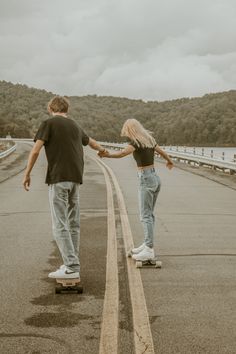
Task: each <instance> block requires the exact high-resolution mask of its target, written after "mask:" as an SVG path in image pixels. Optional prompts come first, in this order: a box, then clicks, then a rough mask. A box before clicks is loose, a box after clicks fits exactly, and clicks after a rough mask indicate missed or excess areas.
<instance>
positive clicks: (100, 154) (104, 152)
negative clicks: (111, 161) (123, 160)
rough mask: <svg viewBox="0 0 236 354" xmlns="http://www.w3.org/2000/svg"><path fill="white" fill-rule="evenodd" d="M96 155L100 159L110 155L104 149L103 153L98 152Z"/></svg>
mask: <svg viewBox="0 0 236 354" xmlns="http://www.w3.org/2000/svg"><path fill="white" fill-rule="evenodd" d="M97 154H98V156H99V157H101V158H102V157H109V155H110V154H109V151H107V150H106V149H104V150H103V151H98V153H97Z"/></svg>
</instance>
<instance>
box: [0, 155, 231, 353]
mask: <svg viewBox="0 0 236 354" xmlns="http://www.w3.org/2000/svg"><path fill="white" fill-rule="evenodd" d="M19 159H20V158H19ZM104 161H105V163H107V164H108V165H109V166H111V167H112V169H113V171H114V172H115V174H116V177H117V179H118V181H119V184H120V186H121V189H122V191H123V195H124V198H125V202H126V206H127V211H128V215H129V220H130V224H131V228H132V233H133V238H134V242H135V244H137V245H138V244H139V243H141V242H142V227H141V225H140V222H139V217H138V203H137V176H136V168H135V164H134V161H133V160H132V158H130V157H127V158H124V159H122V160H117V159H116V160H111V159H104ZM4 163H5V164H6V162H4ZM22 163H25V161H24V159H23V161H22V160H21V166H22ZM18 164H19V160H18V161H17V162H12V163H11V166H8V168H7V171H8V172H9V171H12V170H13V169H15V170H14V171H15V172H14V173H12V174H11V175H14V174H15V173H16V168H17V166H18ZM157 167H158V171H159V174H160V176H161V179H162V190H161V192H160V195H159V198H158V203H157V209H156V216H157V228H156V242H155V249H156V252H157V253H158V254H159V255H160V257H161V260H162V262H163V268H162V269H161V270H159V269H143V270H141V275H142V280H143V285H144V290H145V297H146V302H147V308H148V314H149V318H150V322H151V330H152V335H153V341H154V347H155V353H158V354H169V353H171V354H175V353H180V354H185V353H186V354H196V353H201V354H203V353H204V354H205V353H211V354H217V353H221V354H222V353H225V354H226V353H227V354H231V353H232V354H233V353H235V348H236V334H235V328H236V310H235V302H236V281H235V280H236V272H235V265H236V257H235V255H236V238H235V236H236V233H235V230H236V217H235V216H236V198H235V197H236V191H235V190H232V189H230V188H228V187H226V186H223V185H221V184H218V183H216V182H213V181H211V180H209V179H205V178H203V177H201V176H198V175H195V174H191V173H189V172H186V171H183V170H180V169H177V168H176V169H174V170H172V171H169V170H167V169H166V168H165V167H164V165H163V164H158V166H157ZM3 170H4V168H3ZM0 174H1V176H3V175H2V170H1V166H0ZM44 176H45V158H44V156H42V157H41V158H40V161H39V162H38V163H37V165H36V167H35V168H34V170H33V174H32V178H33V184H32V188H31V190H30V192H28V193H27V192H25V191H24V190H23V189H22V187H21V180H22V173H20V174H18V175H15V176H13V177H12V178H10V179H8V180H5V181H4V182H2V183H0V201H1V203H0V235H1V237H0V278H1V293H0V301H1V309H0V326H1V328H0V353H1V354H5V353H8V354H26V353H32V354H39V353H59V354H60V353H63V354H64V353H79V354H84V353H91V354H93V353H98V348H99V339H100V328H101V320H102V308H103V298H104V290H105V269H106V268H105V267H106V246H107V225H106V223H107V204H106V186H105V181H104V176H103V173H102V171H101V170H100V168H99V166H97V165H96V163H94V162H93V161H92V160H90V159H89V158H86V165H85V176H84V182H85V183H84V185H83V186H82V187H81V265H82V274H81V277H82V282H83V285H84V290H85V291H84V294H83V295H77V294H75V295H71V294H70V295H55V293H54V281H53V280H51V279H48V278H47V274H48V272H50V271H52V270H54V269H55V268H56V267H57V266H59V265H60V264H61V260H60V257H59V255H58V252H57V249H56V247H55V244H54V242H53V241H52V235H51V220H50V214H49V208H48V196H47V186H46V185H45V184H44ZM4 179H5V177H4ZM123 269H124V268H122V270H123ZM124 279H125V277H124ZM123 328H126V331H128V326H125V324H123ZM124 335H125V333H124ZM126 353H129V354H130V353H131V351H130V349H129V350H128V351H125V344H124V345H123V346H122V353H120V354H126ZM111 354H112V353H111Z"/></svg>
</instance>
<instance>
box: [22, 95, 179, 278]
mask: <svg viewBox="0 0 236 354" xmlns="http://www.w3.org/2000/svg"><path fill="white" fill-rule="evenodd" d="M68 109H69V102H68V100H67V99H65V98H64V97H61V96H56V97H54V98H53V99H51V101H50V102H49V103H48V112H49V113H50V115H51V117H50V118H49V119H47V120H45V121H44V122H43V123H42V124H41V125H40V127H39V129H38V132H37V133H36V136H35V138H34V141H35V144H34V146H33V148H32V150H31V152H30V155H29V158H28V164H27V167H26V170H25V174H24V179H23V186H24V188H25V190H26V191H28V190H29V187H30V184H31V176H30V174H31V171H32V169H33V166H34V164H35V162H36V160H37V158H38V156H39V153H40V150H41V148H42V147H43V146H44V148H45V152H46V157H47V162H48V168H47V175H46V184H48V186H49V204H50V209H51V218H52V229H53V236H54V239H55V241H56V243H57V246H58V248H59V251H60V254H61V256H62V260H63V264H62V265H61V266H60V267H59V268H58V269H57V270H56V271H55V272H52V273H49V277H50V278H63V279H66V278H80V261H79V252H78V248H79V241H80V220H79V186H80V184H82V183H83V170H84V159H83V146H86V145H89V146H90V147H91V148H92V149H94V150H97V151H98V155H99V156H100V157H101V158H105V157H106V158H122V157H125V156H127V155H130V154H133V157H134V159H135V160H136V163H137V169H138V179H139V210H140V220H141V222H142V224H143V230H144V239H143V243H142V244H141V245H140V246H139V247H137V248H134V249H133V250H132V257H133V258H134V259H135V260H140V261H145V260H149V259H150V260H151V259H153V258H155V253H154V223H155V216H154V208H155V204H156V200H157V196H158V193H159V191H160V187H161V181H160V177H159V176H158V175H157V173H156V171H155V168H154V155H155V152H156V153H158V154H159V155H161V156H162V157H163V158H164V159H165V160H166V161H167V162H166V166H167V168H168V169H172V167H173V162H172V161H171V159H170V157H169V156H168V155H167V154H166V153H165V152H164V151H163V150H162V149H161V148H160V147H159V146H158V145H157V143H156V141H155V139H154V138H153V136H152V135H151V133H150V132H149V131H148V130H146V129H145V128H144V127H143V126H142V124H141V123H140V122H139V121H137V120H136V119H128V120H126V122H125V123H124V125H123V127H122V130H121V136H124V137H126V138H127V139H128V140H129V142H128V145H127V146H126V147H125V148H124V149H123V150H121V151H116V152H112V153H111V152H108V151H107V150H105V149H104V148H103V147H102V146H101V145H100V144H99V143H97V142H96V140H94V139H92V138H91V137H89V136H88V135H87V134H86V133H85V132H84V131H83V129H81V127H80V126H79V125H78V124H77V123H76V122H75V121H74V120H73V119H72V118H71V117H69V116H68Z"/></svg>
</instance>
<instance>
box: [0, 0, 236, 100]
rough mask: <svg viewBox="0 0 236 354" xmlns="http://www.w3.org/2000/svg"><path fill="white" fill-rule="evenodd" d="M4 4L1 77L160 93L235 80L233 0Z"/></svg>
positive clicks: (208, 88)
mask: <svg viewBox="0 0 236 354" xmlns="http://www.w3.org/2000/svg"><path fill="white" fill-rule="evenodd" d="M0 5H1V9H2V11H1V14H0V17H1V22H0V47H1V56H0V79H4V80H8V81H13V82H21V83H26V84H28V85H30V86H34V87H39V88H45V89H48V90H50V91H53V92H55V93H61V94H67V95H84V94H98V95H115V96H126V97H131V98H143V99H156V100H165V99H172V98H177V97H183V96H199V95H202V94H204V93H207V92H217V91H222V90H228V89H235V88H236V64H235V62H236V61H235V59H236V22H235V15H236V3H235V1H234V0H228V1H223V0H222V1H221V0H198V1H194V0H175V1H173V0H165V1H164V0H146V1H144V0H119V1H115V0H99V1H96V0H70V1H69V2H65V1H62V0H57V1H56V0H52V1H50V2H48V1H46V0H43V1H41V2H38V1H36V0H21V1H20V2H19V1H17V0H8V1H6V0H0Z"/></svg>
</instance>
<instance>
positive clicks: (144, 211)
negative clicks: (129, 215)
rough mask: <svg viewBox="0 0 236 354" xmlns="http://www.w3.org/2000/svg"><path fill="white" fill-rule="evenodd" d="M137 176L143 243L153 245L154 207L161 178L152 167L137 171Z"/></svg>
mask: <svg viewBox="0 0 236 354" xmlns="http://www.w3.org/2000/svg"><path fill="white" fill-rule="evenodd" d="M138 178H139V210H140V220H141V222H142V224H143V229H144V243H145V245H146V246H148V247H153V234H154V224H155V216H154V208H155V204H156V200H157V196H158V193H159V191H160V188H161V180H160V177H159V176H158V175H157V174H156V171H155V169H154V168H153V167H152V168H147V169H144V170H140V171H138Z"/></svg>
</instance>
